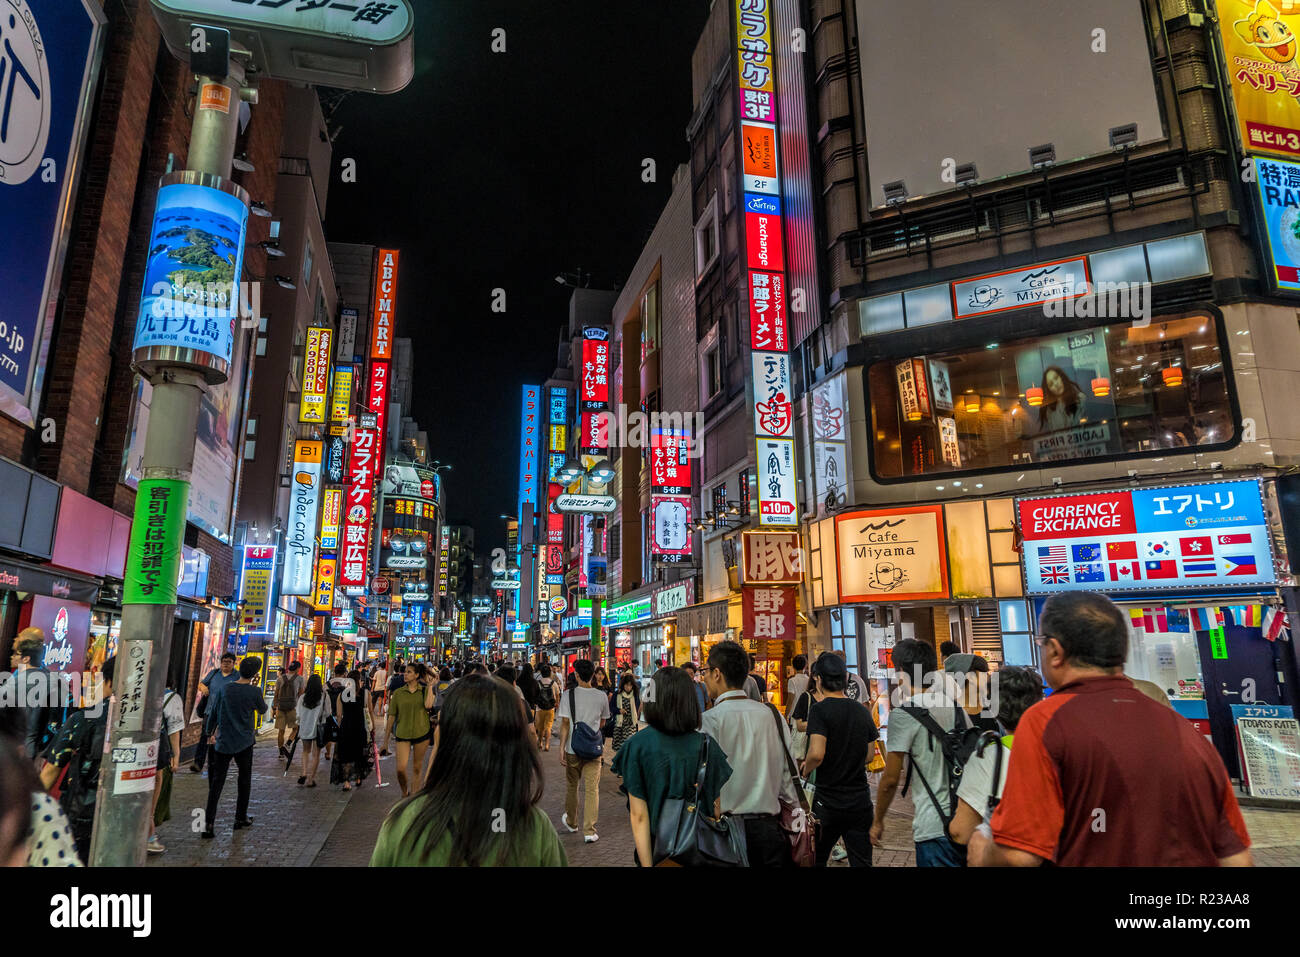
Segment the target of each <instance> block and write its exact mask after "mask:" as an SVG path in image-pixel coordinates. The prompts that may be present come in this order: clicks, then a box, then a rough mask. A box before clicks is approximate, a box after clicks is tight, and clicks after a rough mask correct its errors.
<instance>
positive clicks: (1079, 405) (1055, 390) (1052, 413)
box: [1038, 366, 1083, 432]
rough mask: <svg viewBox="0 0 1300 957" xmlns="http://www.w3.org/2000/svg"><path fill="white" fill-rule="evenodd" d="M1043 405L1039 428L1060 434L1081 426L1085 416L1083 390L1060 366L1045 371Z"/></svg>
mask: <svg viewBox="0 0 1300 957" xmlns="http://www.w3.org/2000/svg"><path fill="white" fill-rule="evenodd" d="M1042 389H1043V404H1042V406H1041V407H1040V408H1039V410H1038V428H1039V430H1040V431H1043V432H1059V431H1061V430H1062V429H1070V428H1073V427H1074V426H1076V425H1078V424H1079V421H1080V419H1081V418H1082V415H1083V390H1082V389H1080V388H1079V385H1078V383H1077V382H1075V381H1074V380H1073V379H1071V378H1070V377H1069V376H1068V375H1066V374H1065V370H1064V369H1062V368H1061V367H1060V366H1048V367H1047V368H1046V369H1045V370H1044V371H1043V384H1042Z"/></svg>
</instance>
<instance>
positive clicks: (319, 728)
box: [295, 675, 330, 788]
mask: <svg viewBox="0 0 1300 957" xmlns="http://www.w3.org/2000/svg"><path fill="white" fill-rule="evenodd" d="M329 703H330V702H329V695H327V694H325V686H324V684H323V683H322V682H321V680H320V675H312V676H311V677H310V678H308V679H307V684H306V686H305V687H304V688H303V692H302V697H301V698H299V699H298V703H297V705H295V707H296V708H297V710H298V743H299V746H300V747H301V748H302V774H300V775H298V787H300V788H301V787H308V788H314V787H315V786H316V771H317V769H318V768H319V767H320V755H321V741H320V739H321V737H323V736H324V733H325V728H326V726H327V721H326V719H327V718H328V717H329Z"/></svg>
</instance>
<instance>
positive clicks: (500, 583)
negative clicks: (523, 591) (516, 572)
mask: <svg viewBox="0 0 1300 957" xmlns="http://www.w3.org/2000/svg"><path fill="white" fill-rule="evenodd" d="M492 587H493V588H502V589H505V590H506V591H509V590H510V589H512V588H518V587H519V582H517V581H515V580H514V579H512V578H494V579H492Z"/></svg>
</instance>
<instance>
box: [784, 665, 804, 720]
mask: <svg viewBox="0 0 1300 957" xmlns="http://www.w3.org/2000/svg"><path fill="white" fill-rule="evenodd" d="M791 665H792V667H793V669H794V673H793V674H792V675H790V677H789V678H788V679H787V680H786V683H785V714H786V717H787V718H789V717H790V716H791V715H792V714H793V713H794V707H795V705H797V704H798V703H799V699H800V698H801V697H802V696H803V693H804V692H805V691H807V690H808V682H809V678H808V656H807V655H795V656H794V661H793V662H791Z"/></svg>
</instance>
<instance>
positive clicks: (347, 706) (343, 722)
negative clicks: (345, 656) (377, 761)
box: [330, 664, 370, 791]
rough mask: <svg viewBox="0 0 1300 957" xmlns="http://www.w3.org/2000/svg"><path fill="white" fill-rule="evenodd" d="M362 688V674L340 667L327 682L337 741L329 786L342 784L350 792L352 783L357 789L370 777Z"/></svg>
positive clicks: (368, 741)
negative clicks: (335, 722)
mask: <svg viewBox="0 0 1300 957" xmlns="http://www.w3.org/2000/svg"><path fill="white" fill-rule="evenodd" d="M367 693H368V692H367V690H366V688H365V685H364V684H363V683H362V681H361V673H360V672H357V671H354V672H353V673H352V674H351V675H349V674H348V673H347V668H345V667H344V666H343V665H342V664H339V665H336V666H335V668H334V679H333V680H332V681H330V697H331V698H332V699H333V700H334V717H335V719H336V720H337V721H338V728H339V729H338V740H337V741H336V742H335V746H334V761H333V762H332V763H331V764H330V784H341V785H343V790H345V791H351V790H352V783H353V782H354V781H355V782H356V783H357V784H358V785H360V784H361V782H362V780H364V779H365V777H366V775H367V774H369V773H370V751H369V744H370V736H369V734H368V733H367V731H366V700H365V696H366V694H367Z"/></svg>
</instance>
